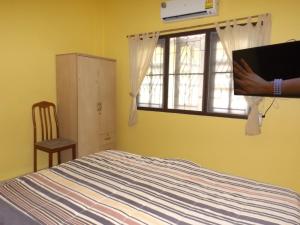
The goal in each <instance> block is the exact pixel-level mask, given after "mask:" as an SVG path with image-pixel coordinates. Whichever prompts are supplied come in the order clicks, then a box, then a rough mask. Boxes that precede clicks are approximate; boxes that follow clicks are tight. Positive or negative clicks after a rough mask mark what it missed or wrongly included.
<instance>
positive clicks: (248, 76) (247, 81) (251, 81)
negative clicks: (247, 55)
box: [233, 59, 273, 95]
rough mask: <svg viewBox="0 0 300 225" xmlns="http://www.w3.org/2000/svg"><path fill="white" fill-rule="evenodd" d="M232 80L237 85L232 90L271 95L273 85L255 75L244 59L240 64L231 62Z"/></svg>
mask: <svg viewBox="0 0 300 225" xmlns="http://www.w3.org/2000/svg"><path fill="white" fill-rule="evenodd" d="M233 72H234V74H235V77H234V82H235V83H236V84H237V85H238V88H236V89H235V90H234V91H235V93H236V94H240V95H250V94H251V95H272V94H273V85H272V83H271V82H269V81H266V80H264V79H263V78H261V77H260V76H259V75H257V74H256V73H255V72H253V70H252V69H251V67H250V66H249V65H248V64H247V63H246V61H245V60H244V59H241V61H240V64H239V63H237V62H235V61H234V62H233Z"/></svg>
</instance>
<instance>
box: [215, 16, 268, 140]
mask: <svg viewBox="0 0 300 225" xmlns="http://www.w3.org/2000/svg"><path fill="white" fill-rule="evenodd" d="M253 22H254V21H252V20H251V17H249V18H248V21H247V23H246V24H245V25H239V24H237V21H236V20H232V21H227V22H226V26H225V28H221V26H222V25H221V24H216V28H217V32H218V35H219V38H220V41H221V43H222V45H223V48H224V49H225V50H226V54H227V56H228V59H229V60H230V61H231V62H232V51H233V50H238V49H244V48H251V47H257V46H262V45H267V44H269V43H270V39H271V15H270V14H264V15H260V16H258V20H257V23H255V24H254V23H253ZM223 26H224V25H223ZM245 98H246V101H247V103H248V106H249V109H250V111H249V114H248V120H247V123H246V130H245V131H246V135H258V134H260V132H261V131H260V124H259V111H258V106H259V103H260V102H261V101H262V99H263V98H262V97H252V96H247V97H245Z"/></svg>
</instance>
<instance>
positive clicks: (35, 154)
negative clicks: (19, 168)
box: [33, 148, 37, 172]
mask: <svg viewBox="0 0 300 225" xmlns="http://www.w3.org/2000/svg"><path fill="white" fill-rule="evenodd" d="M33 171H34V172H36V171H37V149H36V148H33Z"/></svg>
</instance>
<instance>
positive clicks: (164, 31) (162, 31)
mask: <svg viewBox="0 0 300 225" xmlns="http://www.w3.org/2000/svg"><path fill="white" fill-rule="evenodd" d="M268 14H269V13H265V14H260V15H268ZM260 15H254V16H248V17H240V18H236V19H229V20H222V21H217V22H212V23H206V24H199V25H194V26H189V27H181V28H174V29H168V30H160V31H159V33H160V34H164V33H172V32H175V31H181V30H192V29H195V28H200V27H210V26H214V25H215V24H216V23H225V22H227V21H231V20H236V21H242V20H246V19H248V18H249V17H251V18H253V19H255V18H258V17H259V16H260ZM150 33H152V32H150ZM135 35H136V34H130V35H127V36H126V37H127V38H129V37H134V36H135ZM138 35H143V33H139V34H138Z"/></svg>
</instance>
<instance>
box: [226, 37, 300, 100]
mask: <svg viewBox="0 0 300 225" xmlns="http://www.w3.org/2000/svg"><path fill="white" fill-rule="evenodd" d="M232 58H233V61H234V62H236V63H238V65H240V66H242V68H244V67H243V65H245V64H242V60H244V61H245V62H246V63H247V64H248V65H249V67H250V68H251V69H252V71H253V72H254V73H255V74H257V75H258V76H260V77H261V78H262V79H263V80H265V81H269V82H272V81H274V79H282V80H283V82H284V80H289V79H291V80H290V82H295V84H296V80H297V79H295V78H300V41H291V42H285V43H281V44H274V45H267V46H261V47H255V48H247V49H242V50H236V51H233V52H232ZM233 78H234V93H235V94H237V95H254V96H274V94H273V92H271V93H270V90H266V89H262V88H261V86H259V85H257V86H256V88H255V87H252V88H250V87H249V86H248V88H247V87H246V86H245V85H246V84H247V82H242V84H241V79H240V80H239V81H240V82H239V83H240V84H238V81H237V79H239V78H241V76H240V75H239V74H237V72H235V71H234V72H233ZM242 80H243V79H242ZM273 83H274V82H273ZM293 86H296V85H293ZM298 87H299V92H295V91H292V92H293V93H291V91H287V93H286V94H285V93H284V91H282V93H281V95H280V97H298V98H299V97H300V85H299V86H298ZM241 90H242V91H241ZM241 92H242V93H241Z"/></svg>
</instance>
